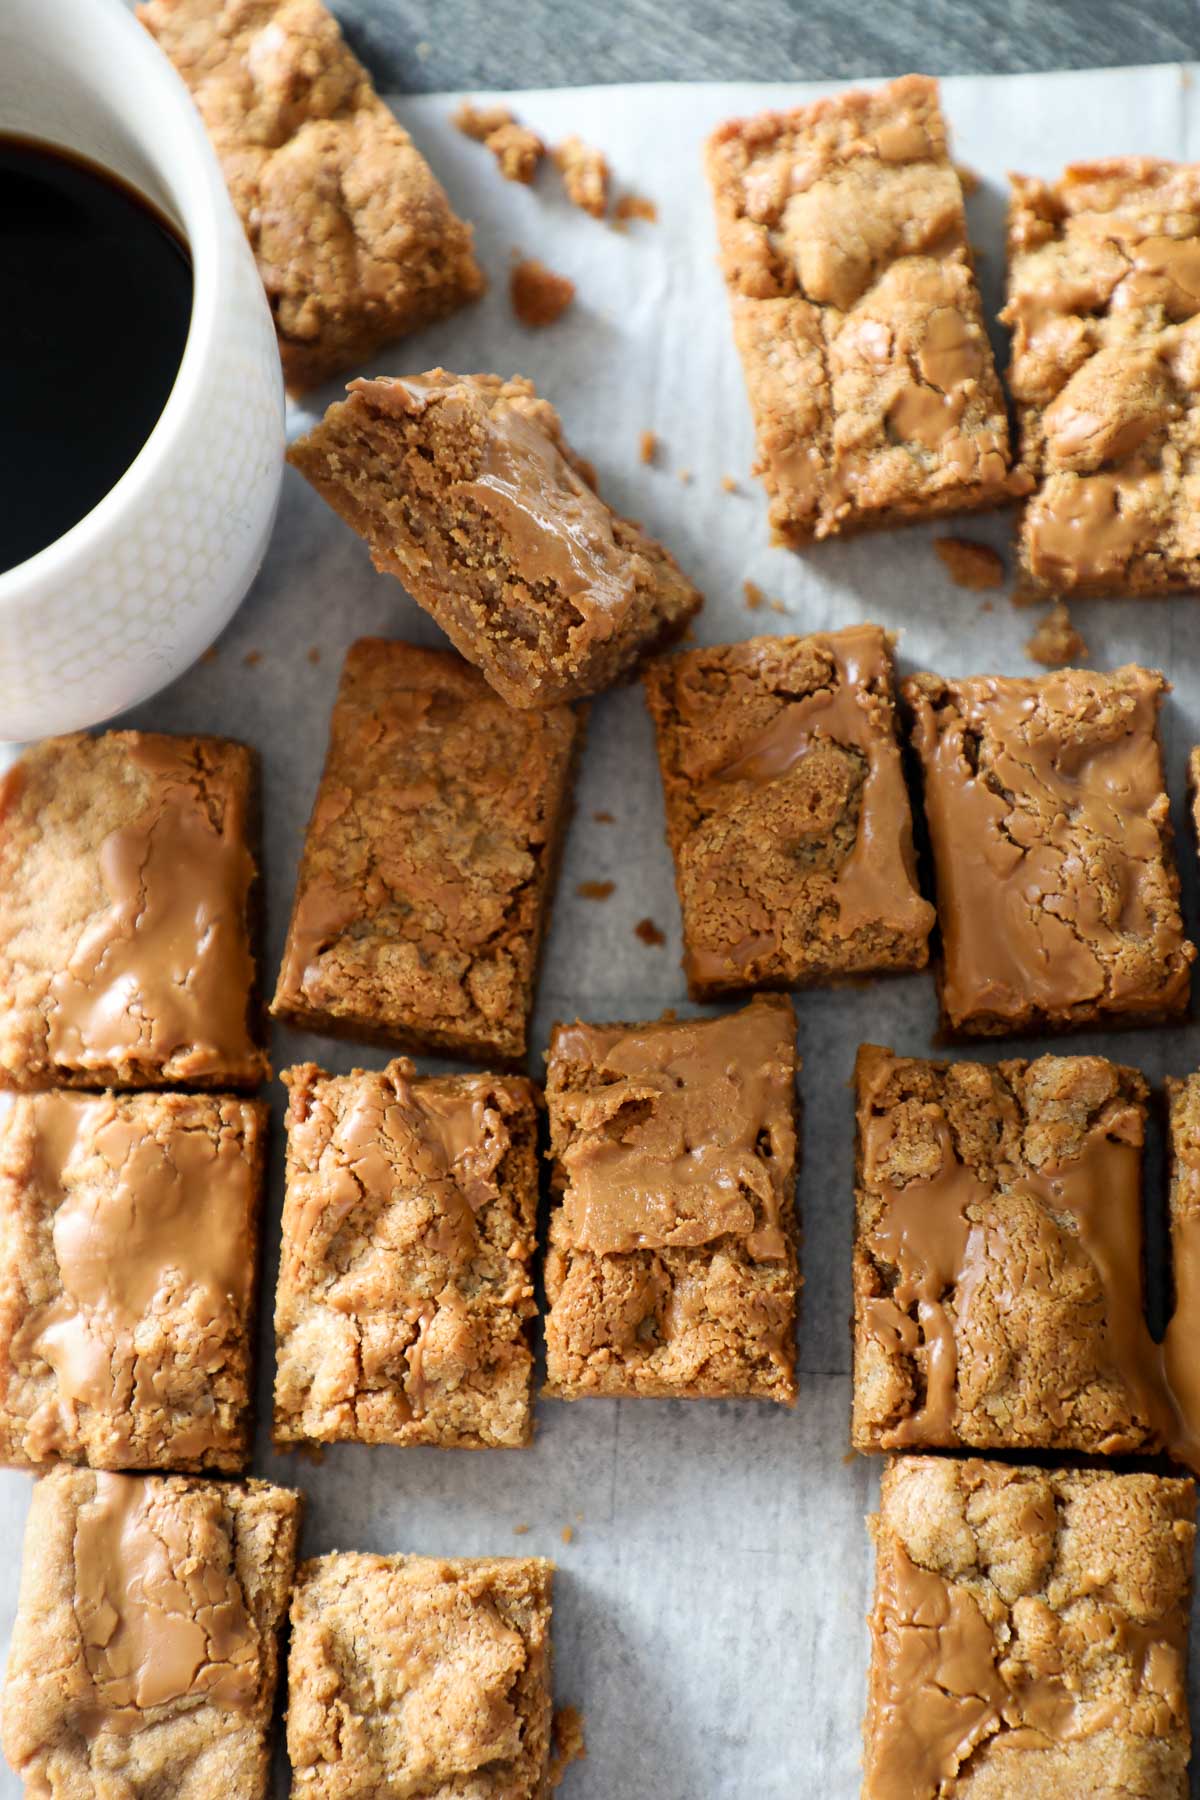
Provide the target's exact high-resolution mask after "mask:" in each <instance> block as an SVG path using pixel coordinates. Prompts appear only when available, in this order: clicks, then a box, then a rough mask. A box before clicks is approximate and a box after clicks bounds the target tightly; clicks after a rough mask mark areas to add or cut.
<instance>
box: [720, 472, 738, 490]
mask: <svg viewBox="0 0 1200 1800" xmlns="http://www.w3.org/2000/svg"><path fill="white" fill-rule="evenodd" d="M721 486H722V487H723V488H724V489H725V492H726V493H727V494H736V493H737V491H738V484H737V482H736V481H735V480H734V479H733V476H732V475H722V477H721Z"/></svg>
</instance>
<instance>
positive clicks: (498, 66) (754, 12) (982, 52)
mask: <svg viewBox="0 0 1200 1800" xmlns="http://www.w3.org/2000/svg"><path fill="white" fill-rule="evenodd" d="M332 4H333V10H334V11H335V12H336V13H337V15H338V17H339V18H340V19H341V21H342V24H343V25H344V27H345V28H346V32H347V35H348V37H349V38H350V39H351V41H352V43H353V44H354V46H355V48H356V49H357V51H358V52H359V54H360V55H361V56H362V57H363V59H364V61H365V62H367V64H368V65H369V66H370V68H371V70H372V72H373V74H374V75H375V78H376V81H377V83H378V84H379V86H380V87H382V88H384V89H387V90H389V91H393V92H396V91H398V92H406V93H434V92H438V91H440V90H455V89H459V88H472V87H480V88H503V87H570V86H577V85H580V84H583V83H590V82H602V81H755V80H769V81H790V80H796V81H804V80H812V79H816V78H818V77H821V76H828V77H830V78H834V77H843V76H855V75H863V74H869V75H903V74H906V73H908V71H909V70H912V69H916V70H920V72H921V73H922V74H926V75H956V74H962V75H965V74H973V73H986V72H989V71H991V72H994V73H997V74H1005V73H1012V72H1016V71H1019V70H1023V69H1083V68H1101V67H1113V66H1116V65H1119V64H1122V63H1148V62H1187V61H1191V60H1193V59H1195V58H1196V57H1200V0H1092V3H1091V4H1089V0H1067V3H1066V4H1056V3H1055V0H860V3H859V4H857V5H855V4H852V3H851V0H815V3H813V4H796V3H795V0H332Z"/></svg>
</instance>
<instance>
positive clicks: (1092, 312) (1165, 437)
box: [1001, 156, 1200, 596]
mask: <svg viewBox="0 0 1200 1800" xmlns="http://www.w3.org/2000/svg"><path fill="white" fill-rule="evenodd" d="M1008 258H1009V266H1008V304H1007V306H1006V307H1005V309H1004V312H1003V313H1002V314H1001V317H1002V319H1003V320H1004V321H1005V323H1006V324H1008V325H1009V326H1010V327H1011V328H1012V334H1013V339H1012V361H1011V365H1010V369H1009V386H1010V387H1011V389H1012V393H1013V398H1014V399H1015V401H1016V408H1017V422H1018V427H1019V432H1020V445H1019V449H1020V459H1021V462H1022V464H1023V465H1024V467H1025V469H1026V470H1028V472H1029V474H1030V475H1031V476H1032V478H1033V481H1034V482H1035V484H1036V485H1035V487H1034V492H1033V495H1032V497H1031V499H1030V501H1029V503H1028V505H1027V506H1026V508H1025V511H1024V516H1023V519H1022V523H1021V530H1020V535H1019V539H1018V550H1019V555H1020V585H1021V586H1022V587H1023V588H1024V589H1025V591H1026V592H1027V593H1028V594H1029V595H1030V596H1041V595H1045V594H1075V595H1088V594H1118V595H1133V596H1136V595H1143V594H1145V595H1153V594H1166V593H1173V592H1176V591H1179V590H1181V589H1200V524H1198V523H1197V517H1198V512H1197V507H1198V502H1200V474H1198V473H1197V471H1196V467H1195V444H1196V439H1197V432H1198V431H1200V164H1191V165H1185V164H1179V163H1170V162H1162V161H1160V160H1158V159H1157V158H1155V157H1149V156H1129V157H1113V158H1110V159H1109V160H1107V161H1103V162H1094V163H1077V164H1074V165H1073V166H1072V167H1070V168H1068V169H1067V170H1066V171H1065V173H1064V174H1063V175H1062V176H1061V177H1060V178H1059V179H1058V180H1057V181H1043V180H1040V179H1038V178H1035V177H1031V176H1025V175H1016V176H1014V177H1013V194H1012V201H1011V204H1010V207H1009V219H1008Z"/></svg>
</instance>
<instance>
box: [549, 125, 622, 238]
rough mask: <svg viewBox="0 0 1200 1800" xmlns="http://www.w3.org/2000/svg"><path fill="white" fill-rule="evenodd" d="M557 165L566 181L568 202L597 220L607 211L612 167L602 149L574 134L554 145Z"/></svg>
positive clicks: (564, 183)
mask: <svg viewBox="0 0 1200 1800" xmlns="http://www.w3.org/2000/svg"><path fill="white" fill-rule="evenodd" d="M554 162H555V166H556V168H557V169H558V171H559V174H560V175H561V176H562V178H563V186H564V187H565V188H566V190H567V199H568V200H569V201H570V202H571V205H572V206H578V207H580V208H582V210H583V211H584V212H586V213H591V215H592V217H593V218H594V219H602V218H603V217H604V215H605V213H606V212H607V211H608V187H609V179H610V177H609V168H608V161H607V159H606V157H605V156H604V154H603V152H602V151H600V150H596V149H593V147H592V146H591V145H590V144H585V143H584V141H583V139H582V138H580V137H576V136H574V135H572V136H571V137H568V138H564V140H563V142H562V143H561V144H558V145H556V146H555V150H554Z"/></svg>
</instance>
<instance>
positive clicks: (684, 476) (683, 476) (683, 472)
mask: <svg viewBox="0 0 1200 1800" xmlns="http://www.w3.org/2000/svg"><path fill="white" fill-rule="evenodd" d="M679 479H680V481H681V482H682V483H683V485H684V487H690V486H691V482H692V471H691V470H690V469H680V471H679Z"/></svg>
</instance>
